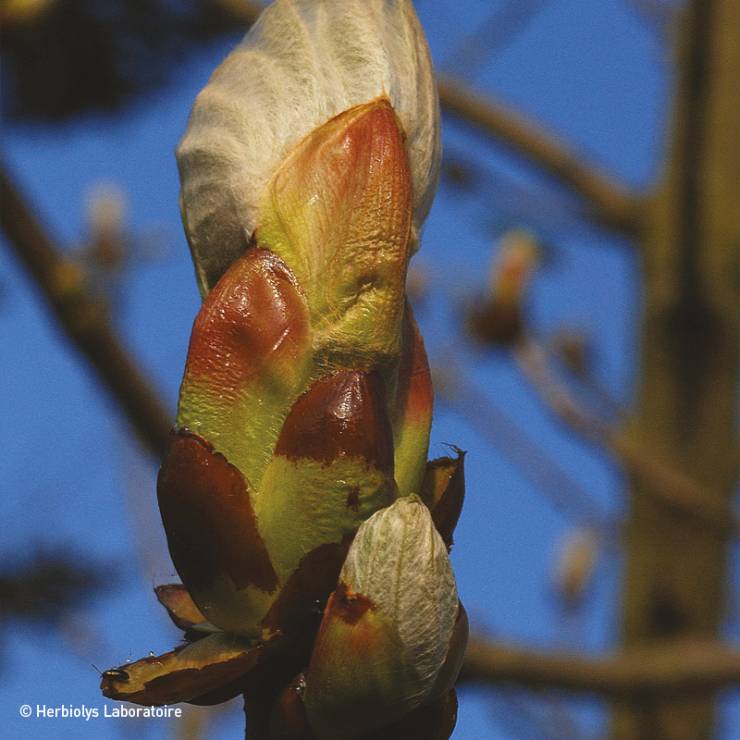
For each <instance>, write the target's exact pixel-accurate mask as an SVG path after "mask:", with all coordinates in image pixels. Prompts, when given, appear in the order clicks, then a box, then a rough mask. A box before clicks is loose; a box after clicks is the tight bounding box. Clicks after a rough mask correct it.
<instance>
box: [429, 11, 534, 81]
mask: <svg viewBox="0 0 740 740" xmlns="http://www.w3.org/2000/svg"><path fill="white" fill-rule="evenodd" d="M546 5H547V0H508V2H506V3H504V4H503V5H496V6H495V7H494V8H493V10H492V11H491V12H490V13H489V15H488V17H487V18H486V19H484V20H483V22H482V23H480V24H478V25H477V26H476V27H475V28H474V29H473V32H472V33H470V34H466V35H465V37H464V38H463V39H462V40H461V41H460V42H459V43H458V44H457V45H456V46H455V48H454V49H453V51H452V53H451V54H450V55H449V58H448V60H447V62H445V63H443V65H442V67H443V68H445V69H449V70H450V71H452V72H458V71H460V72H462V73H463V74H465V75H466V76H467V77H468V79H470V78H472V77H473V76H474V75H475V73H476V72H477V71H478V70H479V69H480V67H481V66H482V65H483V64H484V63H485V61H486V60H487V59H489V58H490V57H491V56H492V55H493V54H495V53H497V52H500V51H502V49H503V48H505V47H506V46H508V45H509V44H511V43H512V42H513V41H514V40H515V39H516V37H517V36H518V35H519V34H521V33H522V32H523V31H524V30H525V29H526V28H527V27H528V25H529V24H530V22H531V21H532V20H533V19H534V18H535V17H536V16H537V14H538V13H539V12H540V11H541V10H543V9H544V7H545V6H546Z"/></svg>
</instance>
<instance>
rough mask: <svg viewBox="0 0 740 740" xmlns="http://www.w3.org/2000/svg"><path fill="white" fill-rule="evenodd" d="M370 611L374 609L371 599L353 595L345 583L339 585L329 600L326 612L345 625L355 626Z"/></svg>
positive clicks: (361, 595)
mask: <svg viewBox="0 0 740 740" xmlns="http://www.w3.org/2000/svg"><path fill="white" fill-rule="evenodd" d="M371 609H375V604H374V603H373V602H372V599H369V598H368V597H367V596H363V594H356V593H353V592H352V591H350V589H349V587H348V586H347V584H346V583H340V584H339V585H338V586H337V589H336V591H335V592H334V593H333V594H332V596H331V598H330V599H329V603H328V605H327V609H326V611H327V613H328V614H331V615H333V616H337V617H339V619H341V620H342V621H343V622H345V623H346V624H357V623H358V622H359V621H360V619H362V617H363V616H364V614H365V613H366V612H368V611H370V610H371Z"/></svg>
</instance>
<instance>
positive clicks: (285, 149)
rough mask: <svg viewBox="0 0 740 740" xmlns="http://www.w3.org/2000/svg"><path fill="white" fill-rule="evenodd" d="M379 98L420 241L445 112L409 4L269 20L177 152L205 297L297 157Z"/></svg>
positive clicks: (275, 10)
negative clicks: (403, 157) (319, 131)
mask: <svg viewBox="0 0 740 740" xmlns="http://www.w3.org/2000/svg"><path fill="white" fill-rule="evenodd" d="M379 97H387V98H388V100H389V101H390V104H391V105H392V107H393V109H394V110H395V112H396V115H397V116H398V119H399V121H400V123H401V127H402V129H403V132H404V135H405V142H406V151H407V153H408V158H409V166H410V171H411V180H412V185H413V187H412V191H413V192H412V205H413V223H414V226H415V229H416V230H417V231H418V229H419V228H420V227H421V224H422V222H423V220H424V218H425V216H426V214H427V212H428V210H429V207H430V206H431V202H432V198H433V196H434V191H435V188H436V184H437V179H438V172H439V161H440V143H439V105H438V100H437V91H436V85H435V82H434V76H433V73H432V67H431V62H430V58H429V51H428V49H427V45H426V40H425V38H424V34H423V31H422V30H421V27H420V25H419V22H418V19H417V17H416V14H415V12H414V8H413V4H412V2H411V0H277V1H276V2H274V3H272V4H271V5H270V6H269V7H268V8H267V9H266V10H265V11H264V13H263V14H262V15H261V16H260V19H259V20H258V22H257V23H256V24H255V25H254V26H253V27H252V28H251V29H250V31H249V33H248V34H247V35H246V37H245V38H244V40H243V41H242V43H241V44H240V45H239V46H238V47H237V48H236V49H235V50H234V51H233V52H232V53H231V54H230V55H229V56H228V57H227V59H226V60H225V61H224V62H223V64H222V65H221V66H220V67H219V68H218V69H217V70H216V72H215V73H214V74H213V77H212V78H211V80H210V82H209V83H208V85H207V86H206V87H205V88H204V90H203V91H202V92H201V93H200V95H199V96H198V98H197V100H196V103H195V106H194V108H193V112H192V115H191V118H190V122H189V125H188V129H187V132H186V133H185V136H184V138H183V140H182V142H181V143H180V146H179V148H178V164H179V167H180V176H181V181H182V193H181V205H182V212H183V220H184V223H185V230H186V232H187V235H188V240H189V242H190V246H191V251H192V254H193V259H194V262H195V267H196V273H197V276H198V282H199V285H200V288H201V291H202V292H203V293H204V294H205V293H206V292H208V290H210V288H211V287H213V285H214V284H215V283H216V281H217V280H218V278H219V277H220V276H221V274H223V272H224V271H225V269H226V268H227V267H228V266H229V264H231V262H233V261H234V259H236V257H237V256H239V255H240V254H241V253H242V252H243V251H244V248H245V246H246V244H247V242H248V240H249V238H250V236H251V234H252V232H253V230H254V228H255V227H256V226H257V224H258V222H259V221H260V212H261V208H262V206H263V205H264V201H263V196H264V192H265V188H266V186H267V184H268V183H269V181H270V180H271V179H272V177H273V175H274V173H275V170H276V169H277V168H278V166H279V165H280V164H281V162H282V161H283V160H284V158H285V157H286V156H287V155H288V154H289V153H290V151H291V149H292V148H293V147H295V146H296V145H297V144H298V143H299V142H300V141H301V140H302V139H303V138H304V137H305V136H307V135H308V134H309V133H310V132H311V131H313V130H314V129H316V128H318V127H319V126H321V125H322V124H324V123H325V122H326V121H328V120H329V119H331V118H332V117H334V116H337V115H339V114H341V113H343V112H344V111H346V110H348V109H349V108H352V107H354V106H357V105H361V104H364V103H367V102H369V101H371V100H374V99H376V98H379Z"/></svg>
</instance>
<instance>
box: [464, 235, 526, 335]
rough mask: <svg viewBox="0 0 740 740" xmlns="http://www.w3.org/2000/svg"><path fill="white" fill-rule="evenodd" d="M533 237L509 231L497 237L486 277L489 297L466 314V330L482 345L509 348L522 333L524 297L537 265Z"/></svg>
mask: <svg viewBox="0 0 740 740" xmlns="http://www.w3.org/2000/svg"><path fill="white" fill-rule="evenodd" d="M539 254H540V248H539V245H538V241H537V239H536V237H535V236H534V235H533V234H531V233H530V232H528V231H525V230H523V229H513V230H511V231H508V232H507V233H506V234H504V235H503V236H502V237H501V240H500V245H499V250H498V253H497V255H496V257H495V259H494V261H493V265H492V267H491V274H490V285H489V293H488V295H487V296H486V298H485V301H484V302H483V304H482V306H480V307H476V308H475V309H473V310H472V311H471V312H470V316H469V322H468V325H469V329H470V333H471V334H472V335H473V337H474V338H475V339H476V340H477V341H479V342H481V343H482V344H494V345H504V346H509V345H512V344H515V343H516V342H517V341H519V340H520V339H521V338H522V334H523V332H524V294H525V291H526V288H527V285H528V284H529V280H530V278H531V276H532V274H533V273H534V270H535V268H536V267H537V264H538V262H539Z"/></svg>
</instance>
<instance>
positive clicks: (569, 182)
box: [439, 76, 640, 236]
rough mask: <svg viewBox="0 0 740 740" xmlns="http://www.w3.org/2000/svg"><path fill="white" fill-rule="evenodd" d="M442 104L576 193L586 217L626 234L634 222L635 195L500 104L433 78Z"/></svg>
mask: <svg viewBox="0 0 740 740" xmlns="http://www.w3.org/2000/svg"><path fill="white" fill-rule="evenodd" d="M439 98H440V103H441V104H442V107H443V108H444V109H446V110H447V111H449V112H450V113H453V114H454V115H456V116H458V117H460V118H462V119H464V120H465V121H466V122H467V123H470V124H472V125H473V126H475V127H476V128H478V129H480V130H482V131H484V132H485V133H487V134H490V135H491V136H493V137H495V138H496V139H497V140H499V141H500V142H501V143H503V144H505V145H506V146H508V147H510V148H511V149H513V150H514V151H516V152H517V153H518V154H520V155H522V156H524V157H525V158H526V159H528V160H529V161H530V162H531V163H533V164H534V165H536V166H537V167H539V168H540V169H542V170H544V171H545V172H546V173H548V174H549V175H551V176H552V177H554V178H555V179H556V180H558V182H560V183H561V184H562V185H564V186H565V187H567V188H569V189H570V190H572V191H574V192H575V193H577V194H578V195H579V196H581V198H583V199H584V200H585V201H586V202H587V203H588V205H589V206H590V214H591V217H592V218H593V219H594V220H596V221H598V222H599V223H600V224H602V225H603V226H607V227H608V228H610V229H613V230H615V231H617V232H619V233H621V234H624V235H626V236H636V235H637V233H638V231H639V227H640V200H639V198H638V197H637V196H635V195H634V194H633V193H630V192H629V191H628V190H626V189H625V188H624V187H623V186H622V185H620V184H619V183H617V182H615V181H614V180H612V179H611V178H610V177H609V176H607V175H605V174H603V173H601V172H598V171H597V170H595V169H593V168H591V167H589V166H588V165H586V164H584V161H583V158H582V157H581V156H580V155H578V154H577V153H575V152H572V151H570V150H569V149H568V148H567V147H566V146H565V144H563V143H562V142H561V141H559V140H558V139H557V138H556V137H554V136H553V135H552V134H550V133H548V132H547V131H545V130H544V129H543V128H542V127H541V126H539V125H538V124H535V123H533V122H531V121H529V120H527V119H525V118H523V117H522V116H521V115H520V114H518V113H515V112H513V111H511V110H509V109H508V108H506V107H505V106H503V105H502V104H501V103H499V102H497V101H494V100H491V99H490V98H486V97H484V96H482V95H480V94H478V93H473V92H472V91H470V90H469V89H467V87H466V85H465V83H464V82H462V81H460V80H458V79H455V78H452V77H447V76H442V77H440V78H439Z"/></svg>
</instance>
